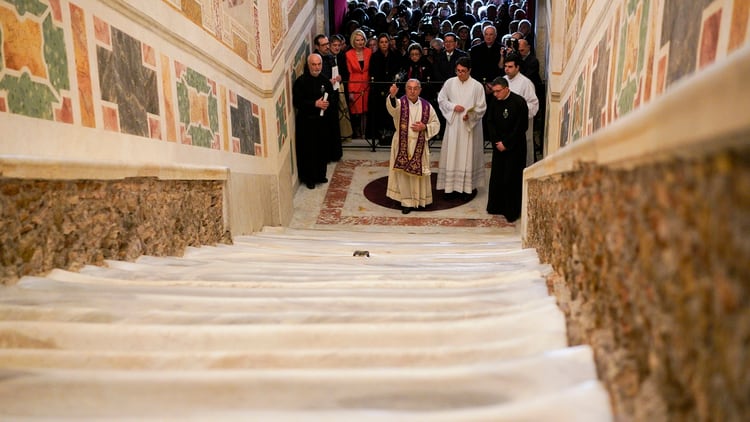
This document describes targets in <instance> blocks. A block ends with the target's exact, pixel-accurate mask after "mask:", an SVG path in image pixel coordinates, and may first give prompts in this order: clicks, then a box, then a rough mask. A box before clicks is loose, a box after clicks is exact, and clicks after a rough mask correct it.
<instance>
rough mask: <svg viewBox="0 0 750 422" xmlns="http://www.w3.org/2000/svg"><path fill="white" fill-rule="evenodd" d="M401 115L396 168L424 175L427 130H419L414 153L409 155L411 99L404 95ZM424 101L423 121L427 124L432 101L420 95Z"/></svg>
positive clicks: (394, 164)
mask: <svg viewBox="0 0 750 422" xmlns="http://www.w3.org/2000/svg"><path fill="white" fill-rule="evenodd" d="M400 101H401V116H400V119H399V122H398V154H397V155H396V161H395V162H394V163H393V168H394V169H399V170H403V171H405V172H407V173H409V174H414V175H417V176H421V175H422V153H424V147H425V144H426V143H427V139H426V136H425V132H426V130H423V131H420V132H419V137H418V138H417V146H416V148H414V155H412V156H411V157H409V100H408V99H407V98H406V96H405V95H404V96H403V97H401V100H400ZM419 101H420V102H421V103H422V120H421V121H422V123H424V124H425V125H427V122H428V121H429V119H430V103H429V102H427V100H425V99H423V98H422V97H419Z"/></svg>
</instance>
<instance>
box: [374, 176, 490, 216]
mask: <svg viewBox="0 0 750 422" xmlns="http://www.w3.org/2000/svg"><path fill="white" fill-rule="evenodd" d="M430 180H431V181H432V203H431V204H430V205H428V206H426V207H425V208H419V209H418V210H415V211H420V212H424V211H439V210H447V209H450V208H455V207H458V206H461V205H463V204H466V203H467V202H469V201H471V200H472V199H474V198H475V197H476V196H477V195H476V192H474V193H473V194H471V195H469V196H467V197H461V196H456V197H455V198H446V196H445V192H444V191H442V190H437V189H436V188H435V185H436V183H437V174H436V173H432V176H431V177H430ZM387 187H388V177H387V176H386V177H379V178H377V179H375V180H373V181H372V182H370V183H368V184H367V186H365V190H364V194H365V197H366V198H367V199H368V200H369V201H370V202H373V203H375V204H378V205H380V206H383V207H386V208H390V209H394V210H398V209H401V203H400V202H397V201H394V200H393V199H391V198H389V197H387V196H386V194H385V192H386V189H387Z"/></svg>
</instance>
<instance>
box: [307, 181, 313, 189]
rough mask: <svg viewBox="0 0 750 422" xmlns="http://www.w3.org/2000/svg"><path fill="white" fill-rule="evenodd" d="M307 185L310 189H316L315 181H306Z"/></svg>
mask: <svg viewBox="0 0 750 422" xmlns="http://www.w3.org/2000/svg"><path fill="white" fill-rule="evenodd" d="M305 186H307V188H308V189H315V183H310V182H308V183H306V184H305Z"/></svg>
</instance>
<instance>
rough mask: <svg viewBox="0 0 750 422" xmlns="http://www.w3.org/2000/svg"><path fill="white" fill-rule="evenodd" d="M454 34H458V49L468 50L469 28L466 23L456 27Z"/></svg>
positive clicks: (469, 43)
mask: <svg viewBox="0 0 750 422" xmlns="http://www.w3.org/2000/svg"><path fill="white" fill-rule="evenodd" d="M456 35H458V39H457V40H456V41H458V47H456V48H458V49H461V50H464V51H469V49H471V33H470V29H469V27H468V26H466V25H461V26H459V27H458V31H456Z"/></svg>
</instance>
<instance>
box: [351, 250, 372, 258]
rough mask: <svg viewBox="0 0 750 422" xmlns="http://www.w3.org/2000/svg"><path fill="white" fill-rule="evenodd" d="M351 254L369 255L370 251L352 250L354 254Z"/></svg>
mask: <svg viewBox="0 0 750 422" xmlns="http://www.w3.org/2000/svg"><path fill="white" fill-rule="evenodd" d="M352 256H366V257H368V258H369V257H370V251H354V255H352Z"/></svg>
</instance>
